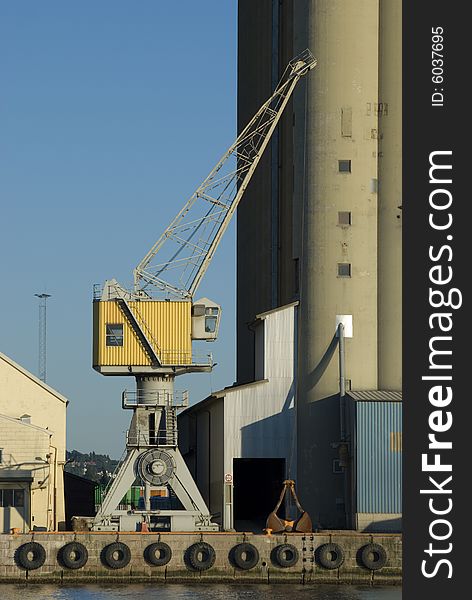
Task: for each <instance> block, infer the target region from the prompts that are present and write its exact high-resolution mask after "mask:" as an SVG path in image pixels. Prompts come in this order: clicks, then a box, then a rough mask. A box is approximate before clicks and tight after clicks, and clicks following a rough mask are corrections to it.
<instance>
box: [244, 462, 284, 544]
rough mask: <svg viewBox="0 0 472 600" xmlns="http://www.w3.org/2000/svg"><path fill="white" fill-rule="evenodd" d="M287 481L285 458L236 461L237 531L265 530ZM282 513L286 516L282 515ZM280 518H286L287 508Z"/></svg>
mask: <svg viewBox="0 0 472 600" xmlns="http://www.w3.org/2000/svg"><path fill="white" fill-rule="evenodd" d="M284 479H285V459H284V458H234V459H233V485H234V490H233V491H234V522H235V523H234V524H235V528H236V530H239V531H241V530H243V529H245V530H249V531H255V532H257V531H261V530H262V529H263V528H264V527H265V522H266V519H267V517H268V516H269V513H270V512H271V511H273V510H274V507H275V505H276V504H277V500H278V499H279V496H280V492H281V491H282V484H283V481H284ZM281 513H282V514H281ZM279 515H280V516H283V506H282V507H281V512H280V513H279Z"/></svg>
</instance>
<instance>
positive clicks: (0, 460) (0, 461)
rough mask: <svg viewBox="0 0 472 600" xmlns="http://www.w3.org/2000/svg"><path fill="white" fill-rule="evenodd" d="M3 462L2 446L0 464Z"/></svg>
mask: <svg viewBox="0 0 472 600" xmlns="http://www.w3.org/2000/svg"><path fill="white" fill-rule="evenodd" d="M2 462H3V448H0V465H1V464H2Z"/></svg>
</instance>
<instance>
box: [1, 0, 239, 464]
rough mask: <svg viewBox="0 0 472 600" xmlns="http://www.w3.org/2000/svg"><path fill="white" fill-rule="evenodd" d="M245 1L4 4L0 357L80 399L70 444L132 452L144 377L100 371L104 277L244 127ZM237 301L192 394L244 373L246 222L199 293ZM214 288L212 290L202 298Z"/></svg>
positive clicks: (135, 250)
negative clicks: (95, 349) (129, 440)
mask: <svg viewBox="0 0 472 600" xmlns="http://www.w3.org/2000/svg"><path fill="white" fill-rule="evenodd" d="M236 11H237V2H236V0H224V1H221V0H202V1H201V2H194V1H191V0H180V1H179V2H160V1H157V0H154V1H151V0H140V1H139V2H132V1H131V0H127V1H124V0H99V1H97V0H94V1H92V0H81V2H64V1H63V0H44V1H43V2H37V1H36V0H16V1H15V2H6V1H3V2H0V205H1V211H0V228H1V229H0V231H1V235H0V256H1V260H0V281H1V284H2V288H3V289H2V293H1V294H0V350H1V351H2V352H3V353H5V354H7V355H8V356H10V357H11V358H12V359H13V360H15V361H17V362H18V363H20V364H21V365H22V366H23V367H25V368H26V369H28V370H30V371H32V372H33V373H35V374H37V372H38V299H37V298H35V296H34V294H35V293H37V292H43V291H47V292H48V293H49V294H51V295H52V297H51V298H50V299H49V300H48V313H47V315H48V330H47V332H48V338H47V358H48V362H47V367H48V369H47V371H48V377H47V382H48V384H49V385H51V386H52V387H54V388H56V389H57V390H58V391H60V392H61V393H63V394H64V395H65V396H66V397H67V398H69V400H70V405H69V408H68V443H67V446H68V448H69V449H73V448H75V449H77V450H80V451H89V450H95V451H97V452H106V453H110V454H111V455H112V456H119V455H120V454H121V452H122V450H123V447H124V431H125V430H126V429H127V426H128V423H129V419H130V417H131V414H130V413H129V412H125V411H123V410H122V409H121V400H120V394H121V391H122V390H123V389H125V388H127V389H133V388H134V380H133V379H132V378H107V377H103V376H101V375H99V374H98V373H96V372H95V371H93V370H92V368H91V341H92V335H91V334H92V330H91V308H92V306H91V298H92V286H93V284H94V283H103V281H104V280H105V279H109V278H111V277H116V278H117V279H118V281H120V282H122V283H123V284H129V283H130V282H131V278H132V270H133V268H134V267H135V266H136V264H137V263H138V262H139V261H140V259H141V258H142V257H143V256H144V255H145V254H146V252H147V250H148V249H149V248H150V246H151V245H152V244H153V243H154V241H155V240H156V239H157V238H158V237H159V235H160V234H161V233H162V231H163V230H164V229H165V227H166V226H167V225H168V223H169V221H170V220H171V219H172V217H173V216H174V215H175V214H176V213H177V211H178V210H179V209H180V208H181V206H182V205H183V203H184V202H185V201H186V200H187V198H188V197H189V196H190V195H191V194H192V193H193V191H194V189H195V188H196V187H197V186H198V184H199V183H200V182H201V180H203V179H204V177H205V176H206V175H207V174H208V172H209V171H210V169H211V168H212V166H213V165H214V163H216V161H217V160H218V159H219V158H220V156H221V154H222V153H223V151H224V150H225V149H226V148H227V147H228V146H229V145H230V144H231V143H232V142H233V140H234V138H235V135H236ZM199 292H201V295H206V296H208V297H210V298H212V299H213V300H215V301H217V302H220V303H221V304H222V306H223V318H222V326H221V334H220V339H219V340H218V341H217V342H215V343H214V344H211V345H210V344H205V345H204V346H203V349H204V350H205V351H212V352H213V353H214V356H215V360H216V361H217V362H218V366H217V367H216V369H215V371H214V372H213V373H212V374H211V375H208V374H203V375H192V376H185V377H181V378H179V379H177V380H176V388H178V389H189V391H190V394H191V399H192V402H195V401H198V400H200V399H201V398H203V397H205V396H206V395H208V393H209V392H210V391H211V390H216V389H220V388H221V387H224V386H225V385H231V384H232V382H233V380H234V373H235V223H234V222H233V223H232V225H231V226H230V229H229V230H228V231H227V233H226V235H225V237H224V239H223V242H222V244H221V246H220V247H219V249H218V252H217V254H216V257H215V259H214V261H213V263H212V265H211V267H210V270H209V271H208V273H207V275H206V277H205V279H204V281H203V283H202V285H201V287H200V289H199ZM199 295H200V294H199Z"/></svg>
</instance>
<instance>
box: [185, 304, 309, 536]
mask: <svg viewBox="0 0 472 600" xmlns="http://www.w3.org/2000/svg"><path fill="white" fill-rule="evenodd" d="M296 307H297V303H293V304H289V305H287V306H283V307H281V308H278V309H276V310H273V311H269V312H266V313H263V314H260V315H258V316H257V319H256V321H255V322H254V324H253V325H252V326H253V328H254V331H255V336H256V356H255V361H256V364H255V373H256V381H255V382H253V383H249V384H245V385H240V386H235V387H230V388H225V389H224V390H221V391H219V392H215V393H214V394H212V395H211V396H209V397H208V398H206V399H205V400H202V401H201V402H199V403H198V404H195V405H193V406H191V407H189V408H188V409H187V410H186V411H185V412H183V413H182V414H181V415H180V417H179V447H180V449H181V451H182V454H183V456H184V458H185V460H186V462H187V464H188V465H189V468H190V470H191V472H192V474H193V476H194V478H195V480H196V482H197V485H198V487H199V489H200V491H201V493H202V495H203V497H204V498H205V501H206V502H207V506H208V507H209V509H210V512H211V513H212V514H214V515H216V516H215V518H214V521H216V522H218V523H220V525H222V526H223V528H224V529H226V530H228V529H232V528H233V527H234V526H235V521H236V522H239V523H240V526H241V524H242V523H244V521H248V520H250V521H252V522H253V521H254V520H256V521H257V522H258V524H259V525H260V524H262V523H264V522H265V518H266V517H267V515H268V514H269V512H270V511H271V510H273V508H274V505H275V501H276V499H277V498H278V496H279V494H280V491H281V489H282V482H283V480H284V479H286V478H291V479H296V473H295V465H296V439H295V436H296V432H295V420H294V392H295V380H294V373H295V368H294V367H295V365H294V352H293V349H294V347H296V344H295V341H296V340H295V335H296V330H297V328H296V314H297V310H296ZM241 522H242V523H241ZM237 524H238V523H237ZM251 526H254V523H251Z"/></svg>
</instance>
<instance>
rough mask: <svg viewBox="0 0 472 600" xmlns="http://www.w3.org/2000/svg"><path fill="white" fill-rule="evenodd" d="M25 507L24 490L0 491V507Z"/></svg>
mask: <svg viewBox="0 0 472 600" xmlns="http://www.w3.org/2000/svg"><path fill="white" fill-rule="evenodd" d="M24 505H25V490H21V489H19V490H14V489H4V490H2V489H0V506H3V508H7V507H8V506H16V507H17V508H23V507H24Z"/></svg>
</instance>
